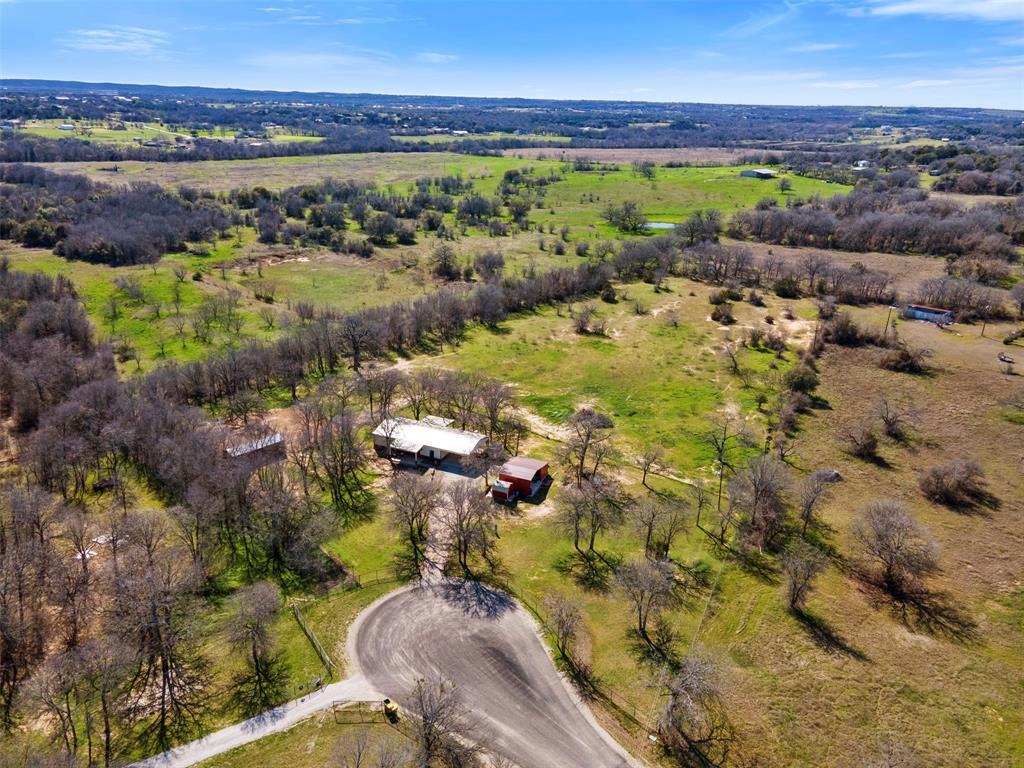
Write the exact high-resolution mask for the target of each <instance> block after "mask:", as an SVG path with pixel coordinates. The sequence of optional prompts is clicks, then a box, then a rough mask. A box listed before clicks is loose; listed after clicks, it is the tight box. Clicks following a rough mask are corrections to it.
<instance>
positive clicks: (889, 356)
mask: <svg viewBox="0 0 1024 768" xmlns="http://www.w3.org/2000/svg"><path fill="white" fill-rule="evenodd" d="M931 354H932V352H931V350H930V349H926V348H924V347H912V346H911V345H909V344H907V343H905V342H903V343H900V344H899V345H897V346H896V347H895V348H893V349H890V350H889V351H888V352H886V353H885V354H884V355H882V359H881V360H880V361H879V365H881V366H882V367H883V368H885V369H886V370H889V371H896V372H897V373H913V374H921V373H924V372H925V371H927V370H928V366H927V365H926V364H925V360H926V359H927V358H928V357H930V356H931Z"/></svg>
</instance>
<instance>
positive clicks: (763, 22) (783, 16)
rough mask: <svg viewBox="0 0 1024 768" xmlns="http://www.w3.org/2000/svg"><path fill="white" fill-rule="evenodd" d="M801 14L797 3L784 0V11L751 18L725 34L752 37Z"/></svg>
mask: <svg viewBox="0 0 1024 768" xmlns="http://www.w3.org/2000/svg"><path fill="white" fill-rule="evenodd" d="M797 13H799V6H798V5H797V4H796V3H792V2H788V0H783V3H782V10H781V11H778V12H775V13H768V14H763V15H760V16H751V17H750V18H749V19H747V20H746V21H741V22H740V23H739V24H735V25H733V26H731V27H729V29H727V30H725V32H724V33H723V34H724V35H725V36H726V37H752V36H753V35H756V34H759V33H761V32H764V31H765V30H766V29H769V28H771V27H774V26H775V25H776V24H781V23H782V22H784V21H787V20H789V19H791V18H793V17H794V16H796V15H797Z"/></svg>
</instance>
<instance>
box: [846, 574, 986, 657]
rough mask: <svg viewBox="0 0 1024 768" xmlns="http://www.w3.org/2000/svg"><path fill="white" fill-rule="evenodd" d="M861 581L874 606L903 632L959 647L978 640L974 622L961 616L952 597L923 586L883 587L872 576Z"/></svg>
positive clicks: (966, 616)
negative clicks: (942, 639)
mask: <svg viewBox="0 0 1024 768" xmlns="http://www.w3.org/2000/svg"><path fill="white" fill-rule="evenodd" d="M861 577H862V579H863V581H864V583H865V585H866V586H867V588H868V590H869V594H868V598H869V600H870V601H871V602H872V603H874V604H875V605H886V606H888V608H889V609H890V610H891V611H892V613H893V615H894V616H895V617H896V618H897V619H898V620H899V621H900V623H902V624H903V625H904V626H905V627H907V629H909V630H911V631H914V632H925V633H928V634H930V635H937V636H941V637H945V638H948V639H950V640H955V641H957V642H961V643H975V642H978V641H979V640H980V639H981V633H980V631H979V629H978V624H977V622H975V621H974V619H972V618H971V617H970V616H968V615H967V614H966V613H964V612H963V611H962V610H961V609H960V608H959V607H958V606H957V605H956V604H955V603H954V602H953V599H952V597H951V596H950V595H949V594H948V593H946V592H941V591H938V590H931V589H928V587H926V586H924V585H923V584H917V583H913V584H904V585H902V586H899V585H889V586H887V585H885V584H883V583H882V582H881V580H880V579H879V578H877V577H875V576H874V575H873V574H869V575H866V576H865V575H864V574H863V573H862V574H861Z"/></svg>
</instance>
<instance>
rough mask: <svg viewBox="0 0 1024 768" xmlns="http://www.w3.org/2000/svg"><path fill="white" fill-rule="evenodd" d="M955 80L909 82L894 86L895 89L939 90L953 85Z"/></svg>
mask: <svg viewBox="0 0 1024 768" xmlns="http://www.w3.org/2000/svg"><path fill="white" fill-rule="evenodd" d="M956 82H957V81H956V80H911V81H910V82H909V83H903V85H898V86H896V87H897V88H941V87H943V86H946V85H954V84H955V83H956Z"/></svg>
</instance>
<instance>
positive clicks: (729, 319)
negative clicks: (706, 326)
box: [711, 302, 736, 325]
mask: <svg viewBox="0 0 1024 768" xmlns="http://www.w3.org/2000/svg"><path fill="white" fill-rule="evenodd" d="M711 319H712V320H714V321H715V322H716V323H721V324H722V325H732V324H733V323H735V322H736V317H735V316H734V315H733V313H732V304H730V303H729V302H724V303H722V304H719V305H718V306H716V307H715V308H714V309H713V310H711Z"/></svg>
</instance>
